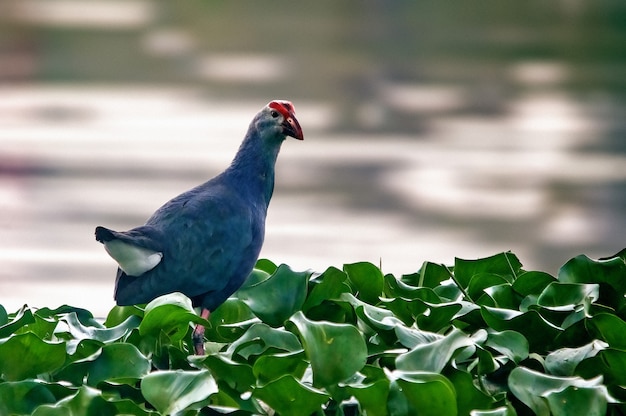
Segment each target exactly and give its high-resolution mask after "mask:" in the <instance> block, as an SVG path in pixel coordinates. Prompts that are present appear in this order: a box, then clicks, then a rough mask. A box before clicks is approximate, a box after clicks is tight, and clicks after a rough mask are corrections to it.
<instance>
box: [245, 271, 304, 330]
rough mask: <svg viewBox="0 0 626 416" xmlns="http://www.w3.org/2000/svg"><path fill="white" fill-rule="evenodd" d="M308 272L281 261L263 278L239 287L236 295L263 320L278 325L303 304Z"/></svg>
mask: <svg viewBox="0 0 626 416" xmlns="http://www.w3.org/2000/svg"><path fill="white" fill-rule="evenodd" d="M310 275H311V272H310V271H306V272H294V271H293V270H291V268H290V267H289V266H287V265H284V264H283V265H280V266H279V267H278V269H276V271H275V272H274V274H272V275H271V276H270V277H269V278H267V279H266V280H263V281H261V282H259V283H257V284H254V285H252V286H249V287H247V288H244V289H240V290H239V291H238V292H237V297H238V298H239V299H241V300H242V301H243V302H244V303H245V304H246V305H248V307H249V308H250V310H252V312H254V314H255V315H256V316H258V317H259V318H260V319H261V320H262V321H263V322H265V323H267V324H268V325H271V326H274V327H278V326H281V325H283V323H284V322H285V320H287V319H288V318H289V317H290V316H291V315H293V313H294V312H296V311H298V310H300V308H301V307H302V305H303V303H304V299H305V298H306V294H307V283H308V279H309V276H310Z"/></svg>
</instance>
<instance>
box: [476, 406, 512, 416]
mask: <svg viewBox="0 0 626 416" xmlns="http://www.w3.org/2000/svg"><path fill="white" fill-rule="evenodd" d="M469 415H470V416H517V412H515V409H513V408H512V407H497V408H495V409H491V410H472V411H471V412H469Z"/></svg>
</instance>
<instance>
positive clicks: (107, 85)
mask: <svg viewBox="0 0 626 416" xmlns="http://www.w3.org/2000/svg"><path fill="white" fill-rule="evenodd" d="M274 98H284V99H290V100H292V101H293V102H294V105H295V107H296V112H297V115H298V118H299V120H300V123H301V125H302V126H303V129H304V133H305V141H304V142H302V143H300V142H295V141H287V142H286V143H285V145H284V146H283V150H282V153H281V156H280V158H279V162H278V166H277V187H276V191H275V194H274V200H273V201H272V204H271V207H270V216H269V217H268V226H267V236H266V245H265V247H264V251H263V253H262V256H264V257H269V258H271V259H272V260H273V261H275V262H277V263H282V262H284V263H287V264H290V265H291V266H292V267H293V268H295V269H306V268H314V269H317V270H318V271H322V270H323V269H324V268H325V267H327V266H330V265H335V266H339V267H340V266H341V264H342V263H347V262H355V261H371V262H374V263H377V264H378V263H382V266H383V270H385V271H386V272H392V273H395V274H398V275H399V274H401V273H411V272H414V271H415V270H417V269H418V268H419V267H420V265H421V263H422V262H423V261H425V260H429V261H436V262H444V263H451V262H452V261H453V259H454V256H458V257H465V258H472V257H481V256H486V255H490V254H494V253H496V252H499V251H504V250H509V249H510V250H513V251H514V252H516V253H517V254H518V255H519V256H520V258H521V259H522V261H524V262H525V265H526V266H527V267H528V268H531V269H543V270H546V271H548V272H551V273H556V271H557V268H558V267H559V265H561V264H563V262H564V261H566V260H567V259H568V258H570V257H572V256H574V255H577V254H579V253H586V254H589V255H592V256H604V255H610V254H613V253H614V252H617V251H618V250H620V249H621V248H623V247H624V246H626V238H625V237H624V235H625V234H626V217H625V213H626V122H625V121H624V120H625V119H626V117H625V116H626V2H624V1H621V0H597V1H593V2H591V1H582V0H560V1H553V2H545V1H526V2H519V1H501V0H500V1H496V0H488V1H466V2H436V1H393V2H392V1H328V0H324V1H317V2H307V3H295V2H288V1H272V2H256V1H233V2H225V1H206V0H205V1H184V2H182V1H149V0H115V1H113V0H111V1H107V0H93V1H91V0H5V1H3V3H2V4H1V5H0V261H1V262H2V264H3V266H2V268H1V269H0V293H1V295H0V303H3V304H5V305H7V307H8V309H13V308H16V307H19V305H21V304H23V303H29V304H30V305H32V306H51V307H52V306H55V305H58V304H62V303H71V304H73V305H76V306H84V307H88V308H90V309H91V310H93V311H96V312H97V311H106V310H108V308H109V307H110V306H111V305H112V289H113V280H114V270H115V266H114V263H113V261H112V260H111V259H109V258H108V256H107V255H106V253H105V252H104V250H103V249H102V247H101V246H100V245H99V244H97V243H96V242H95V241H94V240H93V228H94V226H95V225H99V224H101V225H105V226H108V227H111V228H115V229H127V228H131V227H133V226H136V225H139V224H141V223H143V221H145V219H146V218H147V217H148V216H149V215H150V214H151V213H152V212H153V211H154V210H155V209H156V208H158V207H159V206H160V205H161V204H162V203H164V202H165V201H167V200H168V199H169V198H171V197H173V196H175V195H177V194H178V193H180V192H182V191H184V190H186V189H188V188H189V187H191V186H193V185H195V184H197V183H199V182H202V181H204V180H205V179H207V178H209V177H210V176H212V175H213V174H215V173H217V172H219V171H220V170H222V169H223V168H224V167H225V166H226V165H227V164H228V162H229V160H230V158H231V157H232V155H233V154H234V152H235V150H236V149H237V147H238V145H239V142H240V140H241V138H242V137H243V134H244V133H245V130H246V127H247V124H248V123H249V121H250V119H251V118H252V116H253V115H254V114H255V113H256V111H258V109H259V108H261V107H262V106H263V105H264V104H265V103H267V102H268V101H269V100H271V99H274ZM102 313H103V312H102Z"/></svg>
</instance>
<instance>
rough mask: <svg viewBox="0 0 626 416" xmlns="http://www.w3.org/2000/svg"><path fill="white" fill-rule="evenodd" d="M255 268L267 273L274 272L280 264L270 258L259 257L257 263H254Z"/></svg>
mask: <svg viewBox="0 0 626 416" xmlns="http://www.w3.org/2000/svg"><path fill="white" fill-rule="evenodd" d="M254 268H255V269H256V270H260V271H262V272H265V273H267V274H272V273H274V272H275V271H276V269H277V268H278V266H276V264H274V262H272V261H271V260H268V259H258V260H257V262H256V264H255V265H254Z"/></svg>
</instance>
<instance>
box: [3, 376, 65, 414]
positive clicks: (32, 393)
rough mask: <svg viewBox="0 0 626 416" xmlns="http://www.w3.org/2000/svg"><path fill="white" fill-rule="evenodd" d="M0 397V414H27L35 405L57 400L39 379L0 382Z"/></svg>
mask: <svg viewBox="0 0 626 416" xmlns="http://www.w3.org/2000/svg"><path fill="white" fill-rule="evenodd" d="M0 398H2V400H0V415H12V414H28V415H29V414H31V413H32V412H33V410H35V408H37V406H39V405H42V404H48V403H55V402H56V401H57V399H56V397H55V396H54V394H52V392H51V391H50V390H49V389H48V388H47V386H46V383H44V382H43V381H40V380H24V381H7V382H3V383H0Z"/></svg>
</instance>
